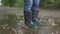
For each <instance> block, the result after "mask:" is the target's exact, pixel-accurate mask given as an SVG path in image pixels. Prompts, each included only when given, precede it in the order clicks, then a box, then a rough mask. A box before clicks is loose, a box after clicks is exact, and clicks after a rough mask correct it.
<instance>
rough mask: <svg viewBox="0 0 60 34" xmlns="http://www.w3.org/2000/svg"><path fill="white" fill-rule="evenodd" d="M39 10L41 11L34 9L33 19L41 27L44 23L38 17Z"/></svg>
mask: <svg viewBox="0 0 60 34" xmlns="http://www.w3.org/2000/svg"><path fill="white" fill-rule="evenodd" d="M38 12H39V11H32V21H33V22H34V23H35V24H36V25H37V26H38V27H39V26H41V25H42V23H41V22H40V21H39V19H38Z"/></svg>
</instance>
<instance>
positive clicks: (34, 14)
mask: <svg viewBox="0 0 60 34" xmlns="http://www.w3.org/2000/svg"><path fill="white" fill-rule="evenodd" d="M39 3H40V0H33V6H32V21H33V22H38V24H39V23H40V24H39V26H40V25H42V23H41V22H40V21H39V20H38V14H39V10H38V9H39Z"/></svg>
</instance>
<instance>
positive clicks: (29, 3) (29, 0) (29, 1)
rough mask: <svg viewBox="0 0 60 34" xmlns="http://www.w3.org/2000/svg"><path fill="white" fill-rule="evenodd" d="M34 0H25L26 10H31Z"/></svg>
mask: <svg viewBox="0 0 60 34" xmlns="http://www.w3.org/2000/svg"><path fill="white" fill-rule="evenodd" d="M32 4H33V0H24V11H27V12H31V7H32Z"/></svg>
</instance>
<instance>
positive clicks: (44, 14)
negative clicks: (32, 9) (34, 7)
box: [0, 8, 60, 34]
mask: <svg viewBox="0 0 60 34" xmlns="http://www.w3.org/2000/svg"><path fill="white" fill-rule="evenodd" d="M7 13H11V14H14V13H15V14H17V15H23V8H0V16H2V15H3V14H7ZM39 17H40V20H41V21H42V22H43V26H42V27H41V29H40V31H39V34H60V10H56V9H55V10H54V9H39ZM21 23H23V20H21V21H20V22H19V23H18V25H17V26H18V27H17V29H18V34H23V32H21V31H22V30H21V29H20V26H21V25H20V24H21ZM54 23H55V24H54ZM22 25H23V24H22ZM3 29H4V28H3ZM12 30H14V28H11V30H8V32H7V30H1V29H0V34H5V33H6V34H8V33H10V34H17V33H14V32H13V31H12ZM3 31H4V32H3ZM11 31H12V32H13V33H12V32H11ZM14 31H15V30H14ZM15 32H16V31H15Z"/></svg>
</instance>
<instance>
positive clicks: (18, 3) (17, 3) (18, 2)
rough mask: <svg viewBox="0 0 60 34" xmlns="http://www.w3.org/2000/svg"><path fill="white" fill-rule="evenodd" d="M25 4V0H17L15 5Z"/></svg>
mask: <svg viewBox="0 0 60 34" xmlns="http://www.w3.org/2000/svg"><path fill="white" fill-rule="evenodd" d="M23 6H24V1H23V0H18V1H17V0H16V3H15V5H14V7H23Z"/></svg>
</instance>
